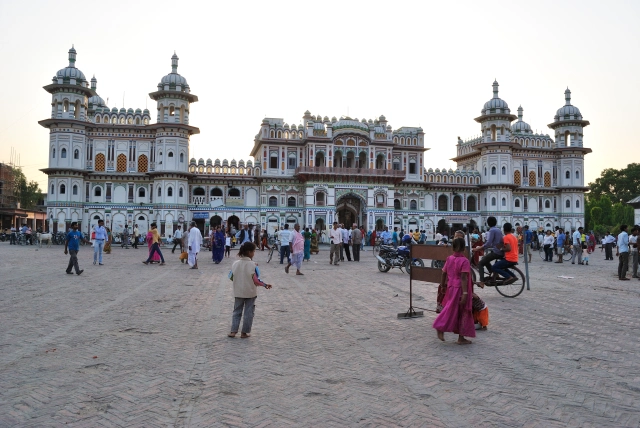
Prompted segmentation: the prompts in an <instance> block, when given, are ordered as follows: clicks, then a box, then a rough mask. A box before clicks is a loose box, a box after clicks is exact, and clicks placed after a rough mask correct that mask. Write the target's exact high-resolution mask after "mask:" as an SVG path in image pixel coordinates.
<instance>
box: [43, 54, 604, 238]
mask: <svg viewBox="0 0 640 428" xmlns="http://www.w3.org/2000/svg"><path fill="white" fill-rule="evenodd" d="M44 89H45V90H46V91H48V92H49V93H50V94H51V96H52V101H51V117H50V118H48V119H45V120H42V121H40V122H39V123H40V125H42V126H44V127H46V128H48V129H49V131H50V138H49V166H48V168H46V169H43V171H44V172H45V173H46V174H47V175H48V177H49V183H48V197H47V216H48V218H49V227H50V230H53V231H57V230H66V229H67V228H68V226H69V223H70V222H72V221H78V222H80V230H82V231H85V232H86V231H88V230H89V228H90V226H91V225H93V224H95V223H97V221H98V219H103V220H105V223H106V225H107V226H108V227H111V228H112V230H113V232H114V233H119V232H121V231H122V229H123V228H124V227H125V225H127V226H128V227H132V226H133V224H135V223H137V224H138V225H139V227H140V228H141V230H146V228H147V227H148V225H149V223H151V222H152V221H155V222H157V223H158V225H159V229H160V231H161V232H162V233H163V234H164V235H165V236H171V235H172V234H173V231H174V230H175V228H176V227H177V226H178V225H179V224H182V223H184V222H187V221H190V220H192V219H194V220H195V221H196V222H197V223H198V225H199V227H200V228H201V229H202V230H203V231H205V230H206V229H208V228H209V227H211V226H214V225H217V224H224V225H225V226H227V227H229V226H230V225H234V226H235V227H238V226H239V225H240V224H242V223H253V224H260V225H261V227H262V228H267V229H268V230H269V231H270V232H271V231H273V230H274V229H275V228H276V227H282V225H283V224H285V223H300V224H301V225H302V226H311V227H316V228H318V229H322V230H326V228H327V227H329V225H330V224H331V223H333V221H336V220H337V221H340V222H342V223H345V224H349V225H350V224H352V223H357V224H359V225H364V226H365V227H366V228H367V229H374V228H378V229H379V228H381V227H383V226H385V225H386V226H390V227H393V226H397V227H399V228H404V229H407V230H408V229H421V230H425V231H426V232H427V235H428V236H430V237H431V236H433V234H435V232H436V230H438V229H446V228H459V227H462V225H466V224H469V223H471V224H472V225H477V226H479V227H480V228H482V226H483V225H484V224H485V219H486V217H488V216H495V217H497V218H498V221H499V223H505V222H511V223H513V224H514V225H516V226H519V225H524V224H528V225H529V226H530V227H531V228H533V229H538V228H542V229H553V228H554V227H555V226H560V227H564V228H566V229H567V230H571V229H575V228H577V227H579V226H582V225H584V192H585V191H586V190H587V188H586V187H585V185H584V155H585V154H587V153H590V152H591V149H588V148H585V147H584V145H583V129H584V128H585V127H586V126H587V125H589V122H588V121H586V120H584V119H583V117H582V115H581V113H580V110H578V108H577V107H575V106H573V105H572V104H571V92H570V91H569V89H567V90H566V91H565V104H564V105H563V106H562V107H560V108H559V109H558V110H557V112H556V114H555V116H554V118H553V121H552V123H550V124H549V125H548V126H549V128H551V129H552V130H553V131H554V134H553V137H552V136H550V135H548V134H546V135H542V134H534V133H533V132H532V131H531V127H530V126H529V124H527V123H526V122H524V121H523V109H522V107H519V108H518V115H517V116H516V115H513V114H512V113H511V110H510V109H509V106H508V104H507V102H506V101H504V100H502V99H500V98H499V96H498V82H494V83H493V97H492V98H491V99H490V100H489V101H487V102H486V103H485V104H484V106H483V108H482V110H481V114H480V116H478V117H477V118H475V121H476V122H478V124H479V125H480V131H481V135H482V136H481V137H478V138H474V139H469V140H466V141H465V140H461V139H460V138H458V142H457V146H456V150H457V153H456V157H455V158H453V160H454V161H455V162H456V163H457V168H456V170H455V171H454V170H452V169H448V170H447V169H438V168H436V169H433V168H431V167H427V164H430V165H433V164H437V160H429V161H427V160H425V152H426V151H427V150H428V148H426V147H425V144H426V143H425V139H424V137H425V134H424V131H423V130H422V128H420V127H401V128H397V129H393V127H392V126H391V125H390V124H389V122H388V121H387V119H386V117H384V116H380V117H378V118H374V119H364V118H363V119H358V118H353V119H352V118H350V117H341V118H336V117H332V118H331V119H329V118H328V117H327V116H324V117H322V116H319V115H312V114H311V113H310V112H309V111H306V112H305V113H304V115H303V116H302V118H301V119H300V123H299V124H292V125H290V124H288V123H285V121H284V120H283V119H279V118H264V119H263V120H262V122H261V123H260V124H259V129H257V131H258V133H257V134H256V136H255V139H254V145H253V149H252V150H251V152H250V153H248V155H249V156H250V157H251V159H250V160H247V161H246V162H245V161H243V160H239V161H236V160H235V159H234V160H231V161H228V160H226V159H225V160H222V161H220V160H219V159H216V160H215V161H212V160H211V159H207V160H206V161H205V160H204V159H199V160H196V159H194V158H190V157H189V140H190V137H191V135H193V134H198V133H199V132H200V131H199V129H198V128H196V127H195V126H192V125H190V124H189V113H190V111H191V105H192V104H193V103H195V102H197V101H198V97H197V96H196V95H194V94H192V93H191V88H190V87H189V84H188V83H187V80H186V79H185V78H184V77H183V76H181V75H180V74H178V57H177V55H175V54H174V55H173V57H172V58H171V73H169V74H167V75H166V76H164V77H162V78H161V79H160V82H159V83H158V84H157V87H156V89H155V90H154V91H153V92H151V93H150V94H149V96H150V97H151V99H152V100H154V101H155V102H156V117H155V121H152V117H151V114H150V112H149V110H147V109H144V110H142V109H139V108H138V109H135V110H134V109H133V108H129V109H125V108H121V109H119V110H118V109H116V108H112V109H109V107H108V106H107V105H106V103H105V102H104V100H103V99H102V98H101V97H100V96H99V95H98V93H97V80H96V79H95V77H94V78H92V79H91V80H90V81H87V79H86V77H85V75H84V74H83V73H82V72H81V71H80V70H79V69H78V68H77V67H76V50H75V49H74V48H71V50H69V65H68V66H67V67H65V68H63V69H61V70H59V71H58V72H57V73H56V75H55V76H54V77H53V79H52V82H51V83H50V84H49V85H47V86H45V87H44Z"/></svg>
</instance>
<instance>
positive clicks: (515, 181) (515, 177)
mask: <svg viewBox="0 0 640 428" xmlns="http://www.w3.org/2000/svg"><path fill="white" fill-rule="evenodd" d="M513 184H515V185H516V186H520V185H522V174H520V170H519V169H516V170H515V172H514V173H513Z"/></svg>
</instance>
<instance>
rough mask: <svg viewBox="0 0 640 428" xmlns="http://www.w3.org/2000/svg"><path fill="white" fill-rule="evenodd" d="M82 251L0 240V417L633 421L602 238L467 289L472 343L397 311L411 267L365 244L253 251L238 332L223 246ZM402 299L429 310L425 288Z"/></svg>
mask: <svg viewBox="0 0 640 428" xmlns="http://www.w3.org/2000/svg"><path fill="white" fill-rule="evenodd" d="M91 250H92V249H91V248H90V247H81V250H80V254H79V260H80V267H81V268H82V269H85V271H84V273H83V274H82V275H81V276H76V275H66V274H65V272H64V269H65V267H66V265H67V261H68V257H67V256H65V255H64V254H63V247H62V246H53V247H51V248H42V249H40V250H36V249H35V248H33V247H28V246H27V247H23V246H18V247H15V246H9V245H8V243H1V244H0V325H1V326H2V328H1V329H0V426H2V427H5V426H27V427H49V426H65V427H72V426H82V427H99V426H115V427H120V426H121V427H189V426H190V427H209V426H212V427H216V426H273V427H282V426H318V427H325V426H329V427H331V426H429V427H432V426H436V427H437V426H446V427H470V426H473V427H477V426H516V427H521V426H526V427H555V426H576V427H589V426H594V427H596V426H597V427H600V426H634V427H637V426H639V425H640V357H639V356H640V341H639V340H638V330H639V327H640V311H639V309H638V308H639V303H640V281H638V280H636V279H633V280H631V281H626V282H624V281H618V280H617V279H616V278H614V275H613V274H614V271H615V267H616V265H617V262H609V261H604V254H603V253H602V254H601V253H600V252H599V250H598V252H596V253H595V255H592V257H591V262H590V263H591V265H590V266H579V265H571V264H564V265H557V264H553V263H543V262H542V261H541V260H540V258H539V257H538V256H537V255H534V263H533V264H532V265H531V291H526V290H525V291H524V292H523V294H522V295H520V296H519V297H517V298H515V299H506V298H503V297H501V296H500V295H499V294H498V293H497V292H496V291H495V290H494V289H490V288H488V289H485V290H480V291H479V294H480V295H481V297H482V298H483V299H484V300H485V302H486V303H487V305H488V307H489V311H490V316H491V320H490V325H489V329H488V331H485V332H478V335H477V337H476V338H475V339H473V342H474V343H473V344H472V345H470V346H459V345H456V344H455V343H454V339H455V337H454V335H453V334H447V335H446V338H447V341H446V342H444V343H443V342H440V341H438V340H437V338H436V333H435V331H434V330H433V329H432V328H431V323H432V322H433V319H434V317H435V313H434V312H431V311H425V317H423V318H417V319H409V320H398V319H397V318H396V315H397V313H399V312H403V311H406V309H407V307H408V288H409V277H408V275H406V274H403V273H401V272H399V271H398V270H397V269H395V270H392V271H390V272H389V273H386V274H384V273H380V272H378V270H377V268H376V263H375V261H374V258H373V256H372V254H371V252H370V251H367V252H365V253H363V255H362V259H363V260H362V261H361V262H360V263H347V262H344V263H342V264H341V265H340V266H339V267H333V266H330V265H329V263H328V256H329V253H328V251H326V250H323V251H321V253H320V254H319V255H317V256H312V261H311V262H309V263H305V264H304V266H303V272H304V274H305V276H296V275H294V274H293V273H292V274H289V275H287V274H285V273H284V270H283V269H282V266H281V265H279V264H274V262H273V261H272V262H271V263H270V264H267V263H266V254H267V252H266V251H265V252H258V253H257V255H256V259H257V261H258V262H259V263H260V268H261V270H262V277H263V278H264V279H265V280H266V281H267V282H269V283H272V284H273V285H274V288H273V289H272V290H268V291H267V290H264V289H260V290H259V297H258V301H257V308H256V316H255V321H254V328H253V332H252V337H251V338H249V339H240V338H239V337H238V338H235V339H230V338H228V337H227V336H226V335H227V333H228V332H229V326H230V321H231V310H232V303H233V294H232V284H231V282H230V281H229V279H228V278H227V274H228V272H229V268H230V265H231V262H232V261H233V260H235V258H231V259H225V261H224V262H223V263H222V264H221V265H214V264H213V263H211V260H210V257H211V253H210V252H204V253H201V257H200V270H198V271H195V270H188V269H187V268H186V265H184V264H181V263H180V262H179V261H178V259H177V255H171V252H170V250H169V249H165V250H164V254H165V256H166V257H167V266H164V267H160V266H157V265H155V266H144V265H143V264H142V263H141V261H142V260H143V259H144V257H145V256H146V254H147V251H146V248H145V249H142V248H140V249H138V250H134V249H128V250H127V249H120V248H119V247H117V248H114V250H113V253H112V254H111V255H106V256H105V266H94V265H93V264H92V263H91V257H92V251H91ZM232 254H233V256H235V254H236V252H233V253H232ZM293 272H295V271H293ZM559 275H566V276H572V277H574V278H573V279H562V278H558V276H559ZM416 300H417V301H416V304H417V305H418V306H422V307H425V308H428V309H434V308H435V300H436V286H435V285H433V284H426V283H420V284H419V285H418V286H417V287H416Z"/></svg>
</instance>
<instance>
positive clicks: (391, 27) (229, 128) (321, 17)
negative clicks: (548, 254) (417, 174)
mask: <svg viewBox="0 0 640 428" xmlns="http://www.w3.org/2000/svg"><path fill="white" fill-rule="evenodd" d="M639 20H640V2H638V1H608V2H601V1H557V0H556V1H536V2H508V3H505V2H479V1H456V2H442V1H394V2H382V1H331V0H326V1H323V2H301V1H277V0H274V1H268V2H265V1H244V2H229V1H224V2H222V1H199V2H196V1H187V0H183V1H181V2H175V1H164V0H154V1H140V0H133V1H129V2H113V1H112V2H94V1H87V2H82V6H78V5H75V6H71V5H70V4H67V3H64V2H63V3H60V2H52V1H39V0H30V1H28V2H24V1H8V0H0V58H2V63H3V66H2V73H1V74H0V75H1V76H2V79H3V81H4V82H3V90H2V91H1V92H0V94H1V95H0V97H1V98H0V101H1V105H2V106H4V112H5V113H4V114H2V115H0V162H9V160H10V153H11V148H13V149H14V150H15V151H16V152H17V153H18V154H19V155H20V165H21V166H22V167H23V170H24V172H25V174H26V176H27V178H29V179H31V180H36V181H38V182H39V183H40V187H41V188H43V189H44V188H46V176H45V175H44V174H43V173H42V172H40V171H39V169H41V168H46V167H47V159H48V149H47V141H48V132H47V130H46V129H45V128H42V127H41V126H40V125H38V121H39V120H43V119H46V118H48V117H49V116H50V103H51V95H50V94H49V93H47V92H46V91H45V90H44V89H42V87H43V86H45V85H47V84H49V83H50V82H51V77H52V76H53V75H54V74H55V73H56V71H57V70H59V69H61V68H64V67H66V66H67V64H68V60H67V58H68V54H67V52H68V50H69V48H70V47H71V45H72V44H73V45H74V46H75V49H76V50H77V62H76V66H77V67H78V68H79V69H80V70H82V72H83V73H84V74H85V76H86V77H87V79H90V78H91V76H93V75H94V74H95V76H96V79H97V80H98V88H97V89H98V93H99V94H100V96H101V97H102V98H104V99H105V100H107V98H108V99H109V101H108V105H109V107H114V106H115V107H117V108H121V107H122V106H123V99H124V107H125V108H133V109H136V108H141V109H144V108H145V107H147V108H149V110H151V116H152V120H153V121H155V116H156V115H155V105H154V104H155V102H153V101H152V100H151V99H150V98H149V96H148V94H149V93H150V92H153V91H155V90H156V87H157V84H158V82H159V81H160V79H161V78H162V76H164V75H166V74H168V73H170V72H171V55H173V52H174V51H175V52H176V53H177V54H178V56H179V58H180V63H179V68H178V72H179V73H180V74H181V75H182V76H184V77H185V78H186V79H187V81H188V83H189V85H190V87H191V91H192V93H193V94H195V95H197V96H198V98H199V101H198V102H197V103H195V104H193V105H192V106H191V112H190V117H189V120H190V125H192V126H196V127H199V128H200V134H199V135H195V136H193V137H192V139H191V146H190V151H191V153H190V157H195V158H204V159H207V158H211V159H213V160H215V159H216V158H219V159H221V160H222V159H225V158H227V159H229V160H231V159H236V160H240V159H245V160H248V159H250V157H249V153H250V151H251V148H252V147H253V140H254V137H255V135H256V134H257V133H258V131H259V128H260V123H261V121H262V119H263V118H264V117H277V118H283V119H284V121H285V122H286V123H288V124H290V125H291V124H299V123H301V122H302V116H303V114H304V111H305V110H309V111H310V112H311V113H312V114H313V115H321V116H323V117H324V116H328V117H329V118H331V117H332V116H336V117H338V118H339V117H340V116H341V115H349V116H351V117H352V118H358V119H362V118H366V119H375V118H376V117H378V116H380V115H381V114H384V115H385V116H386V118H387V120H388V121H389V124H390V125H391V126H392V127H393V128H394V129H396V128H399V127H401V126H421V127H422V128H423V129H424V131H425V146H426V147H429V148H430V150H429V151H428V152H426V153H425V166H426V167H427V168H429V167H432V168H434V169H435V168H455V163H454V162H452V161H450V159H451V158H452V157H454V156H455V154H456V153H455V150H456V142H457V138H458V136H460V137H461V138H462V139H467V138H472V137H475V136H477V135H478V134H479V133H480V125H479V124H478V123H476V122H475V121H474V120H473V119H474V118H475V117H478V116H479V115H480V110H481V108H482V106H483V105H484V103H485V102H486V101H488V100H489V99H490V98H491V97H492V87H491V84H492V83H493V81H494V79H497V80H498V82H499V84H500V98H502V99H503V100H505V101H506V102H507V103H508V104H509V107H510V109H511V112H512V113H513V114H517V108H518V106H519V105H522V107H523V109H524V120H525V121H526V122H528V123H529V124H530V125H531V127H532V129H533V130H534V132H536V131H537V132H539V133H545V134H550V135H551V136H553V131H552V130H551V129H549V128H548V127H547V125H548V124H549V123H552V122H553V116H554V115H555V112H556V110H557V109H558V108H560V107H562V106H563V105H564V90H565V89H566V88H567V87H569V88H570V89H571V92H572V104H573V105H574V106H577V107H578V108H579V109H580V111H581V113H582V115H583V117H584V118H585V119H586V120H589V121H590V122H591V125H590V126H588V127H587V128H585V130H584V144H585V146H587V147H590V148H591V149H593V153H592V154H590V155H587V156H586V166H585V178H586V181H587V182H591V181H593V180H594V179H595V178H597V177H598V176H599V175H600V172H601V171H602V170H603V169H604V168H624V167H625V166H626V165H627V164H628V163H631V162H634V161H637V160H638V156H637V155H636V154H634V153H637V151H632V148H637V147H638V142H639V141H638V140H639V138H638V134H636V133H635V132H634V131H633V129H634V128H635V126H636V122H637V120H638V118H639V117H640V79H638V76H640V56H639V55H638V53H637V50H638V44H639V42H640V26H638V25H637V23H638V21H639Z"/></svg>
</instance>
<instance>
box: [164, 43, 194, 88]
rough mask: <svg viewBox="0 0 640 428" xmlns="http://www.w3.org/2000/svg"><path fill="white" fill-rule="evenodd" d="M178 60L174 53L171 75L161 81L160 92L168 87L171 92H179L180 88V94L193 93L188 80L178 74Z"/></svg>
mask: <svg viewBox="0 0 640 428" xmlns="http://www.w3.org/2000/svg"><path fill="white" fill-rule="evenodd" d="M178 60H179V58H178V55H176V53H175V52H174V53H173V56H172V57H171V73H169V74H167V75H166V76H164V77H163V78H162V79H160V83H158V90H163V89H165V87H166V86H168V87H169V88H168V89H169V90H170V91H177V90H178V86H179V87H180V89H179V90H180V92H187V93H189V92H191V90H190V88H189V84H188V83H187V79H185V78H184V77H182V76H181V75H179V74H178Z"/></svg>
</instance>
